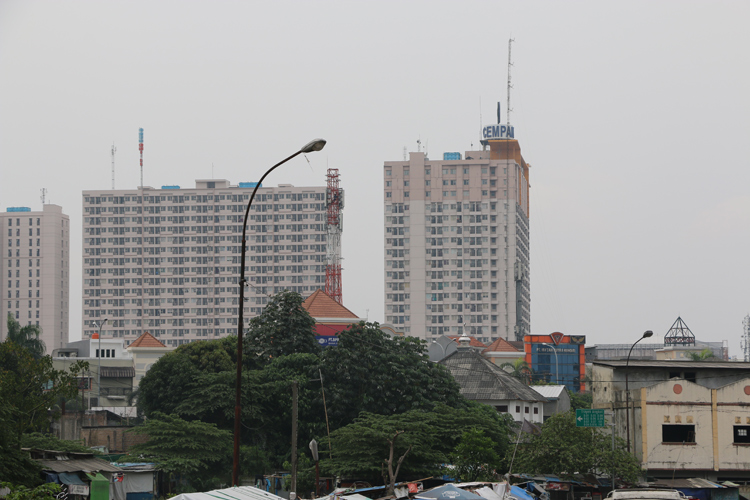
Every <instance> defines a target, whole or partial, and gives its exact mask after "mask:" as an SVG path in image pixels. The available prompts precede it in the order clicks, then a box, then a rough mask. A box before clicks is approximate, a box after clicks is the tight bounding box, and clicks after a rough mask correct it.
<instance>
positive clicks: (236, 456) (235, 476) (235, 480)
mask: <svg viewBox="0 0 750 500" xmlns="http://www.w3.org/2000/svg"><path fill="white" fill-rule="evenodd" d="M325 145H326V141H325V140H323V139H314V140H312V141H310V142H308V143H307V144H305V145H304V146H302V148H301V149H300V150H299V151H297V152H296V153H294V154H293V155H291V156H288V157H287V158H284V159H283V160H281V161H280V162H279V163H277V164H276V165H274V166H273V167H271V168H269V169H268V170H267V171H266V173H265V174H263V177H261V178H260V180H259V181H258V184H256V185H255V189H253V193H252V194H251V195H250V201H248V203H247V209H246V210H245V219H244V221H243V224H242V251H241V252H240V255H241V258H240V282H239V285H240V303H239V309H240V311H239V317H238V321H237V383H236V394H235V401H234V450H233V460H232V486H239V485H240V408H241V405H242V330H243V326H244V325H243V322H244V318H243V313H244V309H245V283H247V279H246V278H245V250H246V247H245V244H246V243H247V218H248V215H249V214H250V206H251V205H252V204H253V200H254V199H255V193H256V192H257V191H258V188H259V187H260V185H261V184H262V183H263V180H264V179H265V178H266V176H267V175H268V174H270V173H271V172H273V171H274V169H276V167H278V166H279V165H282V164H284V163H286V162H288V161H289V160H291V159H292V158H294V157H295V156H297V155H299V154H303V153H312V152H313V151H320V150H321V149H323V146H325Z"/></svg>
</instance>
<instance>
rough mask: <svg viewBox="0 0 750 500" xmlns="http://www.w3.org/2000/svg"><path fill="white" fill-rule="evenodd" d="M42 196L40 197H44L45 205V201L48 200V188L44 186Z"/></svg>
mask: <svg viewBox="0 0 750 500" xmlns="http://www.w3.org/2000/svg"><path fill="white" fill-rule="evenodd" d="M41 191H42V196H40V198H41V199H42V205H44V202H45V201H47V188H42V190H41Z"/></svg>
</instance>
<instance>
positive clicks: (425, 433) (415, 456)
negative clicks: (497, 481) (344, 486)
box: [321, 403, 510, 483]
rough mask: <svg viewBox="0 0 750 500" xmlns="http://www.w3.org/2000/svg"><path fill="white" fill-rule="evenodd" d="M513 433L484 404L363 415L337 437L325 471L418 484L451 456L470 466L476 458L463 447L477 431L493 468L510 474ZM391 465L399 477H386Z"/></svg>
mask: <svg viewBox="0 0 750 500" xmlns="http://www.w3.org/2000/svg"><path fill="white" fill-rule="evenodd" d="M509 429H510V420H509V417H508V416H507V415H502V414H499V413H497V412H496V411H495V410H494V408H491V407H489V406H486V405H481V404H478V403H470V404H468V405H467V406H466V407H465V408H462V409H457V408H451V407H450V406H447V405H445V404H442V403H438V404H435V405H434V407H433V409H432V411H424V410H410V411H408V412H404V413H397V414H392V415H378V414H374V413H366V412H363V413H362V414H361V415H360V416H359V417H358V418H357V419H355V420H354V422H352V423H351V424H349V425H347V426H344V427H341V428H339V429H337V430H336V431H334V432H332V433H331V440H332V448H333V457H332V458H325V457H327V456H328V455H327V454H326V453H321V456H322V457H323V460H322V462H321V467H322V468H323V469H324V470H326V471H327V472H329V473H332V474H337V475H342V476H350V477H351V476H356V477H361V478H367V479H370V480H373V481H374V480H377V478H379V477H383V478H384V480H385V482H386V483H393V482H395V480H396V476H398V477H400V478H402V479H416V478H419V477H424V476H425V475H431V474H435V473H437V472H439V469H440V467H441V466H440V464H442V463H446V462H448V461H449V460H450V457H459V458H463V459H465V460H464V461H463V462H462V464H464V465H468V464H469V463H470V462H471V461H472V459H473V458H475V457H470V456H469V455H468V451H467V450H466V448H465V447H464V449H461V448H460V443H461V440H462V439H464V433H465V432H466V431H472V432H474V431H476V432H478V433H480V435H481V436H482V437H483V438H484V439H482V445H483V447H484V451H486V452H487V454H486V455H483V456H484V457H487V458H492V460H490V462H492V463H491V467H492V468H493V469H494V468H498V469H502V470H504V469H505V467H506V466H505V462H504V460H503V458H504V457H505V455H506V453H507V450H508V446H509V444H508V436H509ZM467 445H468V443H467ZM501 457H502V458H501ZM495 459H497V460H495ZM399 460H400V463H399V462H398V461H399ZM389 462H390V464H391V470H392V471H393V475H390V474H386V472H387V471H388V470H389V467H388V464H389ZM471 463H474V464H475V463H476V462H471ZM487 463H489V462H484V464H487ZM399 466H400V467H399ZM467 470H468V469H467Z"/></svg>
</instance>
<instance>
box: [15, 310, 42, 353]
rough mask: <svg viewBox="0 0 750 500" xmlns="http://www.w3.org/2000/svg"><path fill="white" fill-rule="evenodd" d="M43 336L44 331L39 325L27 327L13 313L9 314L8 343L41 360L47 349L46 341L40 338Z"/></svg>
mask: <svg viewBox="0 0 750 500" xmlns="http://www.w3.org/2000/svg"><path fill="white" fill-rule="evenodd" d="M41 334H42V329H41V328H40V327H39V326H37V325H26V326H21V324H20V323H19V322H18V321H16V320H15V319H14V318H13V316H12V315H11V313H8V336H7V337H6V339H5V341H6V342H13V343H15V344H17V345H19V346H21V347H23V348H24V349H26V350H27V351H29V353H30V354H31V355H32V356H33V357H34V359H39V358H41V357H42V356H44V353H45V352H46V350H47V347H46V346H45V345H44V341H42V339H40V338H39V336H40V335H41Z"/></svg>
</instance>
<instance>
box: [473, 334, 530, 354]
mask: <svg viewBox="0 0 750 500" xmlns="http://www.w3.org/2000/svg"><path fill="white" fill-rule="evenodd" d="M483 352H517V353H519V354H523V351H519V350H518V349H516V348H515V347H514V346H513V345H512V344H511V343H510V342H508V341H507V340H505V339H503V338H499V339H497V340H496V341H494V342H493V343H491V344H490V346H489V347H488V348H487V349H485V350H484V351H483Z"/></svg>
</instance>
